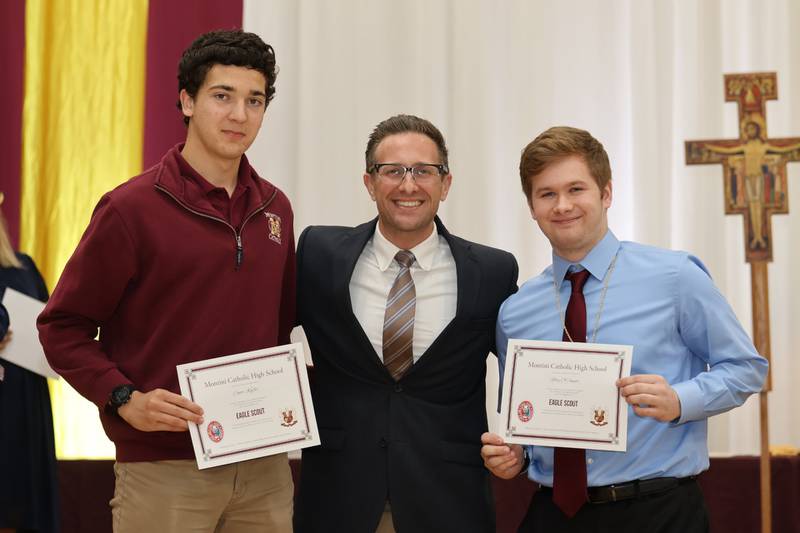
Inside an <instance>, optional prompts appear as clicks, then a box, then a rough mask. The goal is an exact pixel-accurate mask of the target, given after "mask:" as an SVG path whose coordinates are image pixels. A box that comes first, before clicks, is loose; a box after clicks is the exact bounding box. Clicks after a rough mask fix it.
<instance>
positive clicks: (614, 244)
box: [553, 230, 619, 288]
mask: <svg viewBox="0 0 800 533" xmlns="http://www.w3.org/2000/svg"><path fill="white" fill-rule="evenodd" d="M618 251H619V240H618V239H617V237H616V236H615V235H614V233H613V232H612V231H611V230H608V231H606V234H605V236H604V237H603V238H602V239H600V242H598V243H597V244H595V245H594V248H592V249H591V250H590V251H589V253H588V254H586V257H584V258H583V259H581V260H580V261H578V262H577V263H571V262H569V261H567V260H566V259H564V258H563V257H560V256H559V255H557V254H556V253H555V251H554V252H553V277H554V279H555V280H556V285H558V287H559V288H561V283H562V282H563V281H564V276H566V274H567V270H569V269H570V267H571V266H573V265H575V266H579V267H583V268H585V269H586V270H588V271H589V274H591V275H592V276H593V277H594V278H596V279H598V280H602V279H603V278H604V277H605V275H606V272H607V271H608V267H609V266H611V261H612V260H613V259H614V256H615V255H617V252H618ZM573 270H581V269H580V268H577V269H573Z"/></svg>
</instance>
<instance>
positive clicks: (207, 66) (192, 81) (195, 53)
mask: <svg viewBox="0 0 800 533" xmlns="http://www.w3.org/2000/svg"><path fill="white" fill-rule="evenodd" d="M214 65H234V66H237V67H247V68H251V69H254V70H257V71H258V72H260V73H262V74H263V75H264V77H265V78H266V79H267V86H266V88H265V91H264V93H265V94H266V95H267V101H266V104H265V107H266V105H269V102H270V101H271V100H272V99H273V98H274V97H275V78H277V76H278V67H277V65H276V64H275V50H273V49H272V47H271V46H270V45H268V44H267V43H265V42H264V41H262V40H261V37H259V36H258V35H256V34H255V33H249V32H246V31H242V30H215V31H211V32H208V33H204V34H203V35H201V36H200V37H198V38H197V39H195V40H194V42H193V43H192V44H191V45H189V48H187V49H186V50H184V52H183V55H182V56H181V61H180V63H179V64H178V94H180V92H181V91H182V90H183V89H186V92H187V93H188V94H189V96H191V97H192V98H194V97H195V96H196V95H197V91H198V90H199V89H200V86H202V85H203V82H204V81H205V79H206V74H208V71H209V70H211V67H213V66H214ZM177 105H178V109H179V110H182V109H183V108H182V107H181V102H180V99H179V100H178V104H177ZM183 122H184V123H185V124H189V117H186V116H184V117H183Z"/></svg>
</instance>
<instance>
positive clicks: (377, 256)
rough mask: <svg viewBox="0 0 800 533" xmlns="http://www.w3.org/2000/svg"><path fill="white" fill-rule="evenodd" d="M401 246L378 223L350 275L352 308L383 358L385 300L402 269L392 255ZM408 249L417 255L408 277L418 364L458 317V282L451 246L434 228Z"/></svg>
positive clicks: (414, 351)
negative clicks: (413, 303) (411, 286)
mask: <svg viewBox="0 0 800 533" xmlns="http://www.w3.org/2000/svg"><path fill="white" fill-rule="evenodd" d="M399 250H400V248H398V247H397V246H395V245H394V244H392V243H391V242H389V241H388V240H387V239H386V237H384V236H383V234H381V231H380V227H379V225H376V227H375V233H374V235H373V236H372V238H371V239H370V240H369V242H367V245H366V246H364V250H363V251H362V252H361V255H360V256H359V258H358V261H357V262H356V267H355V269H354V270H353V277H352V278H351V279H350V301H351V302H352V305H353V313H354V314H355V315H356V318H357V319H358V322H359V323H360V324H361V328H362V329H363V330H364V332H365V333H366V334H367V337H368V338H369V340H370V342H371V343H372V347H373V348H374V349H375V353H376V354H377V355H378V358H379V359H380V360H381V361H383V319H384V314H385V312H386V299H387V297H388V296H389V291H390V290H391V288H392V284H393V283H394V279H395V278H396V277H397V274H398V273H399V272H400V265H398V264H397V261H395V260H394V256H395V254H396V253H397V252H398V251H399ZM411 252H412V253H413V254H414V257H415V258H416V260H415V261H414V264H413V265H412V266H411V278H412V279H413V280H414V287H415V289H416V293H417V302H416V311H415V314H414V344H413V348H412V349H413V353H414V363H416V362H417V360H418V359H419V358H420V356H421V355H422V354H423V353H425V350H427V349H428V347H429V346H430V345H431V343H433V341H434V339H436V337H438V336H439V334H440V333H441V332H442V330H443V329H444V328H445V326H447V324H449V323H450V321H451V320H453V318H454V317H455V316H456V303H457V295H458V284H457V276H456V262H455V260H454V259H453V253H452V252H451V251H450V245H448V244H447V240H446V239H445V238H444V237H442V236H441V235H439V233H438V232H437V231H436V230H435V229H434V231H433V232H431V235H430V237H428V238H427V239H425V240H424V241H422V242H421V243H419V244H418V245H417V246H415V247H414V248H412V249H411Z"/></svg>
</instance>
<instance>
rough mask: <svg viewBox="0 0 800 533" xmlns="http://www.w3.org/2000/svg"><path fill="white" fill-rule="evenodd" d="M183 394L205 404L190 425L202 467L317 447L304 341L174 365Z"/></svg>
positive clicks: (196, 455) (315, 422)
mask: <svg viewBox="0 0 800 533" xmlns="http://www.w3.org/2000/svg"><path fill="white" fill-rule="evenodd" d="M177 370H178V382H179V383H180V387H181V394H182V395H183V396H186V397H187V398H189V399H190V400H192V401H193V402H195V403H197V404H198V405H200V407H202V408H203V423H202V424H199V425H197V424H191V423H190V424H189V433H190V435H191V437H192V445H193V446H194V453H195V457H196V458H197V466H198V468H200V469H203V468H209V467H212V466H219V465H224V464H229V463H235V462H238V461H246V460H248V459H255V458H258V457H264V456H266V455H273V454H277V453H283V452H288V451H291V450H299V449H301V448H307V447H309V446H317V445H318V444H319V443H320V441H319V432H318V431H317V420H316V418H315V416H314V406H313V405H312V403H311V394H310V393H309V387H308V375H307V374H306V364H305V357H304V356H303V345H302V344H300V343H296V344H287V345H285V346H276V347H274V348H268V349H264V350H255V351H252V352H246V353H240V354H235V355H227V356H224V357H217V358H215V359H206V360H204V361H197V362H194V363H187V364H183V365H178V366H177Z"/></svg>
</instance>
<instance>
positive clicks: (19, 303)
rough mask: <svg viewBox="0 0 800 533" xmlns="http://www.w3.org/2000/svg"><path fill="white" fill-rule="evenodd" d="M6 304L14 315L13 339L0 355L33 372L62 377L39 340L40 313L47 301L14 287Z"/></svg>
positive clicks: (7, 308)
mask: <svg viewBox="0 0 800 533" xmlns="http://www.w3.org/2000/svg"><path fill="white" fill-rule="evenodd" d="M3 305H4V306H5V307H6V310H7V311H8V316H9V317H11V331H13V332H14V335H13V337H11V341H10V342H9V343H8V344H7V345H6V347H5V349H4V350H3V351H2V352H0V359H5V360H6V361H11V362H12V363H14V364H16V365H19V366H21V367H22V368H25V369H27V370H30V371H31V372H35V373H37V374H39V375H40V376H44V377H46V378H52V379H58V374H56V372H55V370H53V369H52V368H51V367H50V364H49V363H48V362H47V359H46V358H45V356H44V350H42V345H41V344H40V343H39V332H38V331H37V330H36V317H37V316H39V313H41V312H42V310H43V309H44V304H43V303H42V302H40V301H39V300H37V299H35V298H31V297H30V296H28V295H27V294H22V293H21V292H17V291H15V290H14V289H11V288H8V289H6V294H5V296H4V297H3Z"/></svg>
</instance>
